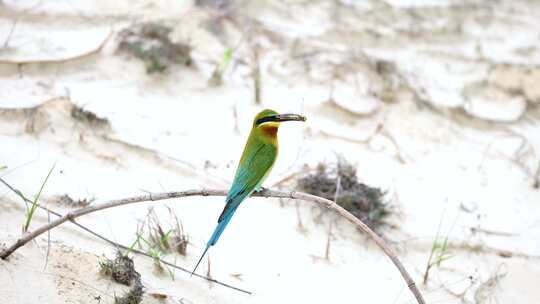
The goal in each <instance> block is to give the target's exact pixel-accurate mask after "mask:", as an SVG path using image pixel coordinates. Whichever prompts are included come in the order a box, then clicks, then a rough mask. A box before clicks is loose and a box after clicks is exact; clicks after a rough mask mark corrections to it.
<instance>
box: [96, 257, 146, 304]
mask: <svg viewBox="0 0 540 304" xmlns="http://www.w3.org/2000/svg"><path fill="white" fill-rule="evenodd" d="M99 266H100V268H101V271H102V273H103V274H104V275H106V276H111V278H112V279H113V280H114V281H115V282H117V283H120V284H123V285H127V286H130V285H131V286H132V287H131V288H130V290H129V291H128V292H126V293H125V294H124V295H123V296H121V297H117V296H115V297H114V303H115V304H139V303H141V301H142V296H143V294H144V286H143V285H142V282H141V275H140V274H139V273H138V272H137V271H136V270H135V264H134V263H133V260H132V259H131V258H130V257H129V256H127V255H124V254H122V253H121V252H117V253H116V258H115V259H114V260H109V259H105V260H104V261H100V262H99Z"/></svg>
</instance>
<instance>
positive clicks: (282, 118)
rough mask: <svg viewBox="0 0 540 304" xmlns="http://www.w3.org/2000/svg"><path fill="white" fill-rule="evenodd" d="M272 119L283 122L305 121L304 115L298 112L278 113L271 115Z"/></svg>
mask: <svg viewBox="0 0 540 304" xmlns="http://www.w3.org/2000/svg"><path fill="white" fill-rule="evenodd" d="M272 118H273V119H272V120H273V121H277V122H284V121H306V117H305V116H302V115H298V114H278V115H274V116H273V117H272Z"/></svg>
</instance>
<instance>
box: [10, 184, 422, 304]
mask: <svg viewBox="0 0 540 304" xmlns="http://www.w3.org/2000/svg"><path fill="white" fill-rule="evenodd" d="M226 195H227V190H216V189H206V190H205V189H202V190H201V189H194V190H185V191H177V192H165V193H156V194H147V195H140V196H134V197H129V198H124V199H118V200H111V201H108V202H105V203H101V204H95V205H92V206H88V207H84V208H81V209H77V210H74V211H71V212H68V213H67V214H66V215H64V216H62V217H60V218H58V219H56V220H55V221H53V222H51V223H50V224H45V225H43V226H41V227H39V228H37V229H36V230H34V231H32V232H29V233H25V234H23V235H22V236H21V238H19V239H18V240H17V241H16V242H15V243H14V244H13V245H11V246H10V247H8V248H7V249H6V250H4V251H2V252H0V258H2V259H6V258H7V257H9V256H10V255H11V254H12V253H13V252H15V251H16V250H17V249H18V248H20V247H22V246H24V245H25V244H26V243H28V242H29V241H31V240H33V239H34V238H36V237H37V236H39V235H41V234H42V233H44V232H46V231H48V230H50V229H53V228H55V227H57V226H59V225H61V224H63V223H65V222H67V221H73V220H74V219H76V218H78V217H80V216H83V215H87V214H90V213H93V212H96V211H100V210H105V209H109V208H113V207H119V206H124V205H128V204H133V203H140V202H148V201H159V200H166V199H172V198H180V197H191V196H226ZM253 196H259V197H266V198H268V197H275V198H290V199H299V200H304V201H309V202H312V203H315V204H318V205H322V206H323V207H326V208H329V209H332V210H334V211H336V212H337V213H338V214H339V215H341V216H342V217H344V218H346V219H347V220H348V221H350V222H351V223H353V224H354V225H355V226H356V227H357V228H359V229H360V230H362V231H363V232H364V233H366V234H367V235H368V236H369V238H371V239H372V240H373V241H374V242H375V243H376V244H377V246H379V248H381V249H382V251H383V252H384V253H385V254H386V255H387V256H388V257H389V258H390V260H391V261H392V263H393V264H394V265H395V266H396V268H397V269H398V270H399V272H400V273H401V276H402V277H403V279H404V280H405V282H406V284H407V287H408V288H409V289H410V291H411V292H412V293H413V295H414V296H415V298H416V300H417V302H418V303H419V304H425V301H424V298H423V297H422V294H421V293H420V291H419V290H418V288H417V287H416V284H415V283H414V281H413V280H412V278H411V276H410V275H409V273H408V272H407V270H406V269H405V267H404V266H403V264H402V263H401V262H400V261H399V259H398V258H397V256H396V254H395V253H394V252H393V251H392V250H391V249H390V247H388V245H387V244H386V242H385V241H384V240H383V239H382V238H381V237H380V236H379V235H377V234H376V233H375V232H373V230H371V229H370V228H369V227H368V226H367V225H366V224H364V223H363V222H362V221H361V220H359V219H358V218H357V217H355V216H354V215H352V214H351V213H349V212H348V211H347V210H345V209H344V208H342V207H341V206H339V205H337V204H336V203H334V202H333V201H330V200H327V199H325V198H322V197H318V196H314V195H311V194H307V193H303V192H296V191H293V192H283V191H275V190H263V191H260V192H256V193H254V194H253Z"/></svg>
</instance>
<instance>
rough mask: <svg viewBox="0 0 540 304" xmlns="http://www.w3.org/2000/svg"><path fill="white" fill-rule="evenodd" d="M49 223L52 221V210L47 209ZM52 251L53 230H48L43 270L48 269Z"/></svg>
mask: <svg viewBox="0 0 540 304" xmlns="http://www.w3.org/2000/svg"><path fill="white" fill-rule="evenodd" d="M47 223H51V212H50V211H48V210H47ZM50 253H51V231H50V230H49V231H47V253H46V254H45V265H43V271H45V270H46V269H47V264H48V263H49V254H50Z"/></svg>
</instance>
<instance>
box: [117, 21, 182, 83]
mask: <svg viewBox="0 0 540 304" xmlns="http://www.w3.org/2000/svg"><path fill="white" fill-rule="evenodd" d="M171 32H172V28H171V27H169V26H167V25H165V24H163V23H159V22H148V23H143V24H140V25H136V26H133V27H131V28H127V29H124V30H123V31H121V32H120V44H119V46H118V49H119V50H120V51H122V52H126V53H128V54H131V55H133V56H135V57H136V58H139V59H141V60H142V61H144V63H145V65H146V72H147V73H148V74H151V73H155V72H158V73H162V72H165V71H166V70H167V69H168V68H169V66H171V65H173V64H178V65H185V66H189V65H191V64H192V59H191V47H190V46H189V45H188V44H185V43H181V42H173V41H171V39H170V37H169V36H170V33H171Z"/></svg>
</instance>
